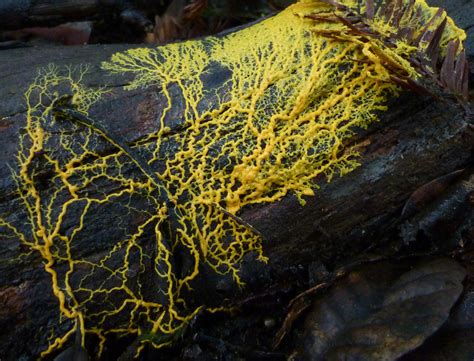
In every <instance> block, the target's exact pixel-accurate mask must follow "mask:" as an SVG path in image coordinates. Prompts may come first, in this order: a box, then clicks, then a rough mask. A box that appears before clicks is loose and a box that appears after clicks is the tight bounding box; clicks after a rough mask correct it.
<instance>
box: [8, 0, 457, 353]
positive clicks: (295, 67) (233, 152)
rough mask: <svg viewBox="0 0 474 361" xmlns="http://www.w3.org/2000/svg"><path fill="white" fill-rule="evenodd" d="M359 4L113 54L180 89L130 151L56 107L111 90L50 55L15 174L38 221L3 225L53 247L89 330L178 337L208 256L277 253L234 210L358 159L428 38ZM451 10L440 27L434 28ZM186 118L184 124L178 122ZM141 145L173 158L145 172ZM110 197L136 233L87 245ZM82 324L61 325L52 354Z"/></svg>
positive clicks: (64, 291)
mask: <svg viewBox="0 0 474 361" xmlns="http://www.w3.org/2000/svg"><path fill="white" fill-rule="evenodd" d="M340 3H342V4H343V5H345V6H347V8H348V9H352V10H353V11H354V12H356V13H358V14H362V15H363V14H366V15H367V14H370V13H371V12H372V10H371V9H367V8H366V7H367V5H366V4H369V2H368V3H365V2H363V3H362V2H361V3H359V1H355V0H345V1H341V2H340ZM387 3H388V2H387V1H386V2H384V3H383V4H382V6H387ZM408 3H411V4H412V5H414V6H412V7H411V8H410V10H409V11H405V12H402V13H401V15H400V19H398V22H399V24H401V27H403V28H412V29H413V33H412V34H411V35H410V36H411V37H412V38H413V37H416V35H417V32H419V35H420V36H421V35H423V34H424V31H426V28H427V27H426V24H427V23H429V21H430V19H431V18H432V16H433V15H434V14H435V10H434V9H430V8H429V7H428V6H427V5H426V3H425V2H424V1H422V0H416V1H413V2H410V1H408V0H405V1H401V2H397V4H399V5H400V4H401V5H403V6H406V5H407V4H408ZM345 11H346V12H347V9H346V10H344V9H341V8H340V7H339V8H337V7H335V6H334V5H331V4H327V3H326V2H322V1H317V0H310V1H302V2H300V3H297V4H295V5H294V6H291V7H289V8H288V9H287V10H285V11H284V12H282V13H281V14H279V15H277V16H275V17H273V18H271V19H268V20H265V21H263V22H261V23H259V24H257V25H255V26H252V27H251V28H248V29H245V30H242V31H239V32H238V33H235V34H231V35H228V36H226V37H223V38H207V39H205V40H201V41H188V42H183V43H179V44H171V45H167V46H164V47H160V48H157V49H133V50H129V51H126V52H124V53H118V54H115V55H114V56H113V57H112V59H111V60H110V61H109V62H106V63H104V64H103V68H104V69H105V70H107V71H110V72H113V73H133V74H135V75H136V77H135V80H134V81H133V82H132V83H131V85H130V86H129V88H137V87H154V88H156V89H157V92H159V93H160V94H161V95H162V96H163V97H164V98H165V99H166V100H167V105H166V107H165V108H164V109H162V113H161V118H160V127H159V129H158V130H157V132H156V133H154V134H150V135H149V136H148V137H147V139H146V140H145V141H143V140H142V141H140V145H135V147H134V148H133V149H132V150H130V151H128V150H127V149H126V148H124V147H119V148H120V149H118V150H117V152H115V153H112V154H106V155H103V148H104V146H105V145H104V144H107V142H111V143H112V144H114V145H117V144H118V141H117V140H116V139H112V138H111V137H108V136H107V134H105V133H103V132H101V131H98V130H99V129H98V128H97V127H95V126H94V125H93V124H91V125H89V126H86V127H84V126H83V125H77V124H76V123H73V122H70V121H68V119H62V120H61V119H60V117H59V118H58V117H55V116H54V109H53V107H54V104H55V101H57V100H58V99H59V98H60V96H61V95H62V94H64V92H66V94H70V95H72V104H74V106H75V107H76V109H77V110H78V111H79V112H82V113H83V114H87V113H88V110H89V108H90V106H91V105H92V104H93V103H94V102H96V101H98V100H99V99H100V97H101V95H102V93H103V91H101V90H91V89H86V88H84V87H83V86H81V81H80V80H81V79H80V78H81V77H82V75H83V69H76V70H75V71H67V72H66V74H65V75H64V74H63V73H62V72H61V71H59V70H58V69H55V68H54V67H52V68H50V69H48V70H46V71H43V72H41V73H40V75H39V76H38V78H37V79H36V80H35V82H34V83H33V84H32V85H31V86H30V88H29V89H28V91H27V92H26V100H27V103H28V113H27V119H26V126H25V133H24V135H23V136H22V139H21V147H20V151H19V156H18V163H19V171H18V173H17V174H16V180H17V183H18V194H19V195H20V197H21V200H22V202H23V206H24V208H25V210H26V213H27V217H28V219H29V226H30V228H31V229H30V233H29V234H23V233H22V232H20V231H19V229H20V228H21V227H19V226H16V225H15V222H14V221H7V220H6V219H3V220H1V223H0V226H3V227H4V228H5V229H6V232H7V233H10V234H13V235H14V236H16V237H18V238H19V239H20V240H21V242H22V243H23V244H25V245H27V246H28V247H30V249H32V250H34V251H37V252H39V254H41V256H42V257H43V259H44V262H45V270H46V271H47V272H48V273H49V274H50V275H51V279H52V289H53V292H54V295H55V296H56V297H57V299H58V301H59V308H60V313H61V316H64V317H66V318H69V319H76V320H79V322H78V325H79V326H80V327H81V328H82V329H83V330H84V331H85V332H86V335H88V334H94V335H96V336H98V337H99V339H100V341H101V342H100V349H99V353H100V352H101V350H102V346H103V342H104V341H105V339H106V336H107V335H108V334H110V333H116V334H119V335H125V334H131V333H132V334H133V333H134V334H137V335H138V336H140V337H141V338H140V339H141V342H142V344H143V343H145V342H150V343H152V344H153V345H154V346H155V347H161V346H163V345H166V344H168V343H169V342H171V338H169V337H168V338H166V337H163V336H166V335H168V336H169V335H172V334H174V333H175V332H177V331H178V330H180V329H181V328H182V327H183V326H184V325H186V323H188V322H189V320H191V319H192V318H193V317H194V316H195V315H196V314H197V312H199V311H200V310H201V309H206V305H194V306H192V307H189V306H188V305H187V304H186V302H185V300H184V297H183V293H184V291H185V290H190V288H191V285H192V282H193V280H195V279H196V278H197V277H198V276H199V271H200V268H201V267H202V266H203V265H207V266H208V267H211V268H212V269H213V270H214V271H215V272H217V273H218V274H223V275H224V274H228V273H230V274H232V276H233V278H234V280H235V281H236V282H237V283H240V282H241V280H240V278H239V267H240V264H241V261H242V259H243V257H244V256H245V255H246V254H248V253H250V252H255V253H256V254H257V255H258V258H259V259H260V260H265V258H264V257H263V255H262V249H261V240H260V238H259V236H258V235H257V234H255V233H254V232H253V230H252V229H251V228H250V227H248V226H247V225H245V224H244V223H243V222H241V221H240V220H239V219H238V217H236V215H238V213H239V211H240V210H242V208H244V207H245V206H247V205H251V204H261V203H268V202H276V201H278V200H280V199H281V198H282V197H284V196H286V195H288V194H290V193H291V194H295V195H296V196H297V197H298V198H299V199H300V201H301V202H302V203H304V199H303V197H304V196H312V195H313V194H314V192H313V190H314V189H315V188H317V185H316V183H315V180H316V179H321V178H318V176H322V175H324V176H325V177H326V178H327V179H328V180H331V178H332V177H333V176H334V175H335V174H338V175H344V174H347V173H348V172H350V171H352V170H353V169H355V168H356V167H357V166H358V163H357V160H356V155H357V153H356V152H355V151H354V150H351V149H347V148H345V147H344V144H345V143H347V140H348V139H349V138H350V137H351V136H352V135H353V134H354V132H355V131H356V130H357V129H358V128H365V127H367V126H368V125H369V124H370V123H371V122H373V121H374V120H376V119H377V113H378V111H380V110H384V109H385V105H384V104H385V102H386V100H387V98H388V96H391V95H395V94H397V93H398V91H399V89H398V86H397V85H396V84H394V83H393V82H392V81H391V79H392V71H393V69H396V70H397V72H399V73H400V72H401V73H403V75H404V76H406V77H410V78H411V79H414V80H416V79H417V78H418V77H419V73H418V71H417V68H416V67H415V65H414V64H413V62H412V61H411V57H412V56H413V55H416V54H422V53H423V52H424V51H425V50H426V48H427V47H428V46H429V43H428V42H426V41H423V36H421V40H420V41H419V43H418V45H417V46H415V45H413V43H409V42H408V41H404V38H403V35H400V34H399V33H398V31H399V29H398V28H396V27H394V26H393V25H390V22H388V21H387V19H386V18H383V17H382V16H378V15H377V14H375V15H374V16H368V17H366V20H367V21H366V25H365V26H367V29H368V30H370V31H371V32H372V34H377V36H372V37H370V36H369V37H367V36H359V35H357V33H351V32H350V31H348V30H351V29H350V26H349V25H348V24H347V23H345V22H344V21H340V18H341V17H343V16H345V15H347V14H346V13H344V12H345ZM362 15H361V16H362ZM444 19H445V15H443V16H441V17H439V18H436V19H435V21H433V22H432V23H429V25H428V28H429V27H433V31H434V30H435V29H436V28H437V27H438V26H439V25H440V22H441V21H443V20H444ZM423 29H424V30H423ZM334 34H337V36H336V37H335V36H334ZM397 34H398V35H397ZM452 39H460V40H462V39H464V33H463V32H462V31H461V30H459V29H458V28H456V27H455V26H454V24H453V23H452V21H451V20H450V19H447V26H446V28H445V29H444V32H443V35H442V38H441V40H440V44H441V45H440V46H441V48H442V49H443V48H445V47H446V44H447V43H448V42H449V41H450V40H452ZM217 70H218V71H217ZM216 73H219V74H220V75H219V74H218V75H216ZM74 74H76V75H74ZM398 75H400V74H398ZM211 83H212V84H211ZM216 83H217V85H216ZM176 108H179V110H180V111H181V113H180V114H181V115H180V116H179V119H176V114H177V112H176V111H173V110H176ZM176 123H179V124H180V126H179V127H178V128H179V131H178V132H174V131H173V132H171V130H172V129H171V127H175V128H176ZM77 127H82V128H81V129H83V131H82V132H77V131H76V130H77ZM58 129H60V131H58ZM53 130H54V131H53ZM58 149H59V150H58ZM139 151H140V154H142V156H140V157H146V159H145V161H146V162H148V166H149V167H150V168H151V169H162V171H161V172H158V171H157V172H156V173H155V174H153V175H151V177H146V176H144V175H150V174H147V172H148V171H147V170H146V169H145V168H144V167H139V168H142V169H141V170H142V172H135V173H133V172H130V171H129V170H130V168H133V167H134V165H133V162H130V159H134V157H136V156H138V152H139ZM143 154H145V155H147V156H145V155H143ZM135 164H138V165H139V164H140V162H135ZM43 172H46V173H49V174H52V176H50V177H49V178H48V179H49V180H48V184H47V185H44V184H41V177H42V176H43V175H42V173H43ZM143 173H145V174H143ZM132 174H134V175H132ZM154 177H157V179H158V180H159V181H160V182H162V183H163V184H164V185H165V187H166V188H167V190H168V191H167V192H168V193H167V196H168V197H169V198H170V199H171V202H170V203H168V204H164V203H163V199H162V197H161V195H160V192H157V189H156V187H155V186H156V182H154V181H153V178H154ZM104 189H107V191H105V190H104ZM135 204H142V205H143V208H140V209H137V207H136V206H134V205H135ZM111 206H116V207H121V208H120V209H121V210H122V214H117V224H118V225H119V226H118V228H120V229H122V230H123V232H122V237H121V238H119V239H114V240H111V243H110V244H111V246H110V248H109V250H108V252H106V253H105V254H102V255H97V256H86V255H87V252H78V251H77V246H76V245H77V244H79V243H80V242H79V241H80V239H81V236H82V234H83V233H86V231H87V227H88V220H89V219H90V217H91V215H93V214H99V212H107V209H112V208H109V207H111ZM170 208H172V209H170ZM114 209H115V210H116V209H119V208H114ZM71 217H73V219H72V220H71ZM74 217H75V218H74ZM171 217H174V218H176V219H175V220H174V222H171ZM66 223H67V224H66ZM168 223H169V224H171V225H173V227H174V228H175V229H173V230H172V231H171V232H169V234H167V233H166V232H164V231H163V229H164V228H165V227H163V226H164V225H165V224H168ZM89 232H90V231H89ZM89 234H90V233H89ZM150 237H152V238H153V239H150ZM170 237H171V239H169V238H170ZM81 244H82V245H83V243H81ZM176 252H182V253H185V254H186V256H185V258H186V259H187V260H191V262H188V263H189V264H191V266H190V267H188V268H187V269H185V270H184V271H183V270H180V272H178V271H177V270H176V269H175V267H176V266H175V263H174V262H173V257H174V255H175V254H176ZM80 254H82V255H83V256H80V257H79V256H78V255H80ZM150 265H151V266H150ZM145 273H147V277H151V278H153V279H154V280H155V281H154V284H155V285H156V289H154V290H152V292H150V290H149V289H148V290H146V292H144V290H143V289H142V281H141V278H140V277H141V275H144V274H145ZM137 274H138V276H137ZM99 280H100V281H99ZM73 331H74V329H71V330H70V331H69V332H68V333H66V334H64V335H62V336H61V337H58V338H56V339H55V340H54V341H53V342H52V343H51V346H50V347H49V349H48V350H47V351H45V354H48V353H50V352H52V351H53V350H55V349H57V348H59V347H61V346H62V345H63V344H64V343H65V342H66V341H67V340H68V338H70V336H71V335H72V334H73Z"/></svg>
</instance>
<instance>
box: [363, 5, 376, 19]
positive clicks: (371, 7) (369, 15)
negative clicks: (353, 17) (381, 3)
mask: <svg viewBox="0 0 474 361" xmlns="http://www.w3.org/2000/svg"><path fill="white" fill-rule="evenodd" d="M365 8H366V14H367V18H368V19H373V18H374V15H375V12H374V10H375V9H374V0H366V2H365Z"/></svg>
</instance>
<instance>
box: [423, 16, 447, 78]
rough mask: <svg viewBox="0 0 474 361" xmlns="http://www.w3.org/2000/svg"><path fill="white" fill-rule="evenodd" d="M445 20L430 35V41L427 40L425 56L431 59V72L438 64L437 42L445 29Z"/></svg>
mask: <svg viewBox="0 0 474 361" xmlns="http://www.w3.org/2000/svg"><path fill="white" fill-rule="evenodd" d="M446 22H447V19H446V18H445V19H444V20H443V22H442V23H441V24H440V25H439V26H438V27H437V28H436V30H435V31H434V32H433V33H432V36H431V39H430V40H429V42H430V43H429V45H428V48H427V49H426V55H427V56H428V58H429V59H431V67H432V68H433V70H436V65H437V63H438V56H439V42H440V41H441V37H442V36H443V31H444V28H445V27H446Z"/></svg>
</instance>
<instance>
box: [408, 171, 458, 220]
mask: <svg viewBox="0 0 474 361" xmlns="http://www.w3.org/2000/svg"><path fill="white" fill-rule="evenodd" d="M465 171H466V170H465V169H461V170H457V171H455V172H452V173H449V174H446V175H444V176H442V177H439V178H436V179H434V180H432V181H431V182H429V183H426V184H424V185H422V186H421V187H419V188H418V189H417V190H415V191H414V192H413V193H412V194H411V196H410V198H408V200H407V201H406V203H405V206H404V207H403V210H402V218H404V219H406V218H410V217H412V216H413V215H414V214H416V213H417V212H419V211H420V210H421V209H423V208H424V207H426V206H427V205H428V204H429V203H431V202H433V201H434V200H435V199H436V198H437V197H439V196H440V195H441V194H442V193H443V192H444V191H445V190H446V189H447V188H448V187H449V186H450V185H451V184H453V183H454V182H455V181H457V180H458V179H459V178H460V177H462V176H463V175H464V173H465Z"/></svg>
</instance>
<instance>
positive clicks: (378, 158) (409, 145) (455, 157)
mask: <svg viewBox="0 0 474 361" xmlns="http://www.w3.org/2000/svg"><path fill="white" fill-rule="evenodd" d="M447 3H448V5H450V2H447ZM463 9H464V10H463V11H461V10H459V11H458V12H457V13H458V14H462V15H463V18H462V19H461V20H462V23H461V25H462V26H464V27H465V28H469V27H470V29H471V30H470V31H471V32H472V30H473V26H474V6H472V2H469V3H464V7H463ZM466 13H469V14H470V15H469V20H465V19H466ZM471 35H472V34H471ZM472 39H473V37H472V36H471V37H470V40H469V41H468V44H470V45H468V54H469V55H470V57H471V59H472V56H474V47H473V46H472ZM127 48H128V46H122V45H117V46H87V47H71V48H33V49H15V50H9V51H4V52H0V80H1V83H0V99H1V103H0V115H1V116H2V118H1V120H0V145H1V146H0V214H2V213H6V212H9V213H10V214H11V213H13V214H14V213H15V209H17V208H18V198H17V197H18V196H17V194H16V193H15V185H14V183H13V181H12V178H11V170H10V168H9V166H12V165H14V164H15V161H16V160H15V157H16V154H17V147H18V134H19V132H20V129H21V125H22V119H23V117H24V112H25V105H24V99H23V93H24V91H25V89H26V88H27V86H28V85H29V84H30V82H31V80H32V79H33V78H34V76H35V73H36V69H37V68H38V67H42V66H46V65H47V64H48V63H55V64H58V65H61V64H64V65H70V64H84V63H89V64H91V71H90V72H89V74H88V75H87V77H86V79H85V83H86V84H88V85H94V86H97V85H106V86H107V87H110V88H113V89H114V92H113V95H111V96H109V97H107V100H106V101H104V102H101V103H100V105H99V106H98V107H96V109H94V114H93V116H94V117H97V118H100V119H102V120H104V122H105V123H106V125H109V126H113V128H114V130H115V131H116V132H118V133H120V135H121V136H122V137H123V138H124V139H125V140H127V141H128V142H133V141H134V140H137V139H140V138H142V137H143V136H144V135H146V134H149V133H151V132H153V131H156V129H157V127H158V126H159V124H158V121H157V119H159V114H160V112H161V109H162V108H163V104H162V101H163V100H160V98H159V97H156V96H155V91H154V90H153V89H147V90H137V91H131V92H125V91H123V90H121V86H122V85H124V84H123V83H124V80H123V78H122V77H119V76H110V75H105V74H104V72H102V71H101V70H100V62H101V61H102V60H106V59H108V58H109V57H110V55H111V54H113V53H114V52H117V51H122V50H124V49H127ZM220 71H222V70H220V69H217V68H216V70H215V73H213V74H211V76H215V77H218V76H219V75H220V73H219V72H220ZM471 89H472V87H471ZM471 94H472V91H471ZM353 142H355V144H358V147H359V150H360V152H361V159H360V161H361V163H362V165H361V166H360V167H359V168H358V169H356V170H355V171H354V172H352V173H350V174H349V175H347V176H345V177H342V178H339V179H334V180H333V181H332V182H331V183H326V182H325V180H324V179H321V180H319V182H318V183H319V184H320V186H321V188H320V189H319V190H318V191H317V192H316V196H315V197H314V198H310V199H308V202H307V204H306V206H304V207H303V206H301V205H300V204H299V203H298V201H297V200H296V198H294V197H292V196H288V197H286V198H285V199H283V200H282V201H280V202H278V203H275V204H270V205H261V206H255V207H253V208H249V209H246V210H244V212H243V213H242V215H241V216H242V218H243V219H244V220H246V221H247V222H249V223H250V224H251V225H252V226H253V227H255V228H256V229H258V230H259V231H260V232H261V233H262V234H263V236H264V239H265V243H264V251H265V255H266V256H268V257H269V260H270V262H269V265H263V264H258V263H257V264H254V263H252V262H249V263H248V264H245V265H244V267H243V279H244V281H245V282H247V287H246V288H245V289H244V290H243V291H242V293H241V294H240V296H239V297H240V298H246V297H248V296H249V295H250V294H252V293H253V292H255V293H258V290H260V289H262V287H265V288H271V286H274V287H280V286H281V284H282V280H284V279H285V277H289V276H288V275H291V274H293V273H295V272H296V273H297V272H299V271H298V270H296V271H295V269H298V268H299V267H301V268H302V269H304V270H305V271H304V272H306V270H307V269H308V267H309V266H311V265H315V264H316V265H318V264H324V265H325V266H326V267H336V266H337V265H344V264H348V263H350V262H353V261H355V260H357V259H360V258H361V257H363V255H364V254H368V253H378V254H382V255H390V254H392V253H394V252H395V251H396V250H399V249H400V248H401V247H402V246H403V237H399V236H398V234H399V232H400V226H401V225H402V223H403V222H404V219H402V217H401V212H402V208H403V206H404V204H405V202H406V201H407V199H408V198H409V196H410V195H411V194H412V193H413V192H414V191H415V190H417V189H418V188H419V187H420V186H422V185H424V184H426V183H428V182H430V181H432V180H434V179H436V178H438V177H441V176H443V175H447V174H450V173H452V172H454V171H457V170H460V169H467V170H466V171H464V173H463V175H462V177H464V179H465V178H469V177H470V175H471V174H472V170H471V169H472V168H469V165H470V164H471V163H472V154H473V153H472V152H473V144H474V129H473V125H472V123H469V120H467V119H466V117H465V114H464V112H463V111H462V110H461V109H460V108H459V107H458V106H456V105H455V104H453V103H452V102H451V101H449V100H447V101H446V102H440V101H435V100H433V99H431V98H423V97H421V96H415V95H413V94H404V95H402V97H401V98H399V99H397V100H393V101H392V102H391V103H390V108H389V111H388V112H386V113H384V114H382V115H381V121H380V122H379V123H377V124H374V125H373V126H371V127H370V128H369V129H368V130H367V131H364V132H360V133H359V134H358V136H357V137H356V138H355V140H353ZM105 151H106V150H105ZM470 216H472V211H470V212H468V213H467V217H470ZM469 221H470V220H469V219H467V220H466V222H469ZM95 222H96V224H91V225H89V226H90V229H91V235H90V239H89V240H87V244H89V247H88V248H87V247H83V248H82V249H84V252H92V253H95V254H100V253H101V252H102V251H103V250H104V249H105V247H106V246H107V245H108V244H107V242H108V241H107V239H108V238H113V237H111V234H113V232H114V231H113V229H114V218H113V217H112V216H107V215H103V214H101V215H97V218H96V220H95ZM98 229H105V230H107V232H105V233H104V232H102V233H100V232H98V233H97V232H94V230H98ZM107 237H108V238H107ZM91 244H92V245H93V246H90V245H91ZM447 248H448V249H452V247H451V246H447ZM23 251H24V249H22V248H21V247H20V246H19V245H18V243H17V241H16V240H13V239H0V304H1V305H2V306H1V307H0V350H1V351H0V359H2V360H16V359H19V358H20V357H21V356H23V357H26V359H28V358H29V357H32V355H37V354H38V352H39V351H40V350H43V349H44V347H45V345H46V344H47V332H48V331H47V329H48V325H49V323H50V322H51V320H52V319H53V318H54V317H56V316H57V306H56V304H55V298H54V296H53V295H52V293H51V290H50V279H49V276H48V275H46V274H45V273H44V272H43V271H42V269H43V264H42V262H41V260H40V259H39V257H33V258H27V259H24V258H19V259H18V261H17V262H13V263H12V262H9V261H10V260H13V259H17V258H18V257H19V256H20V255H21V253H22V252H23ZM211 281H212V280H211ZM214 288H216V289H219V290H220V291H222V292H221V293H220V294H215V293H213V292H214V291H212V290H213V289H214ZM195 292H196V293H197V294H202V295H203V297H209V298H213V297H218V298H219V297H220V298H221V299H223V298H225V297H230V296H231V295H233V294H235V292H236V289H235V286H234V285H232V282H231V281H230V280H229V285H224V286H223V285H222V284H219V285H217V286H216V285H212V284H205V283H202V284H200V285H198V286H197V287H196V289H195ZM206 294H207V296H204V295H206Z"/></svg>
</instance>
